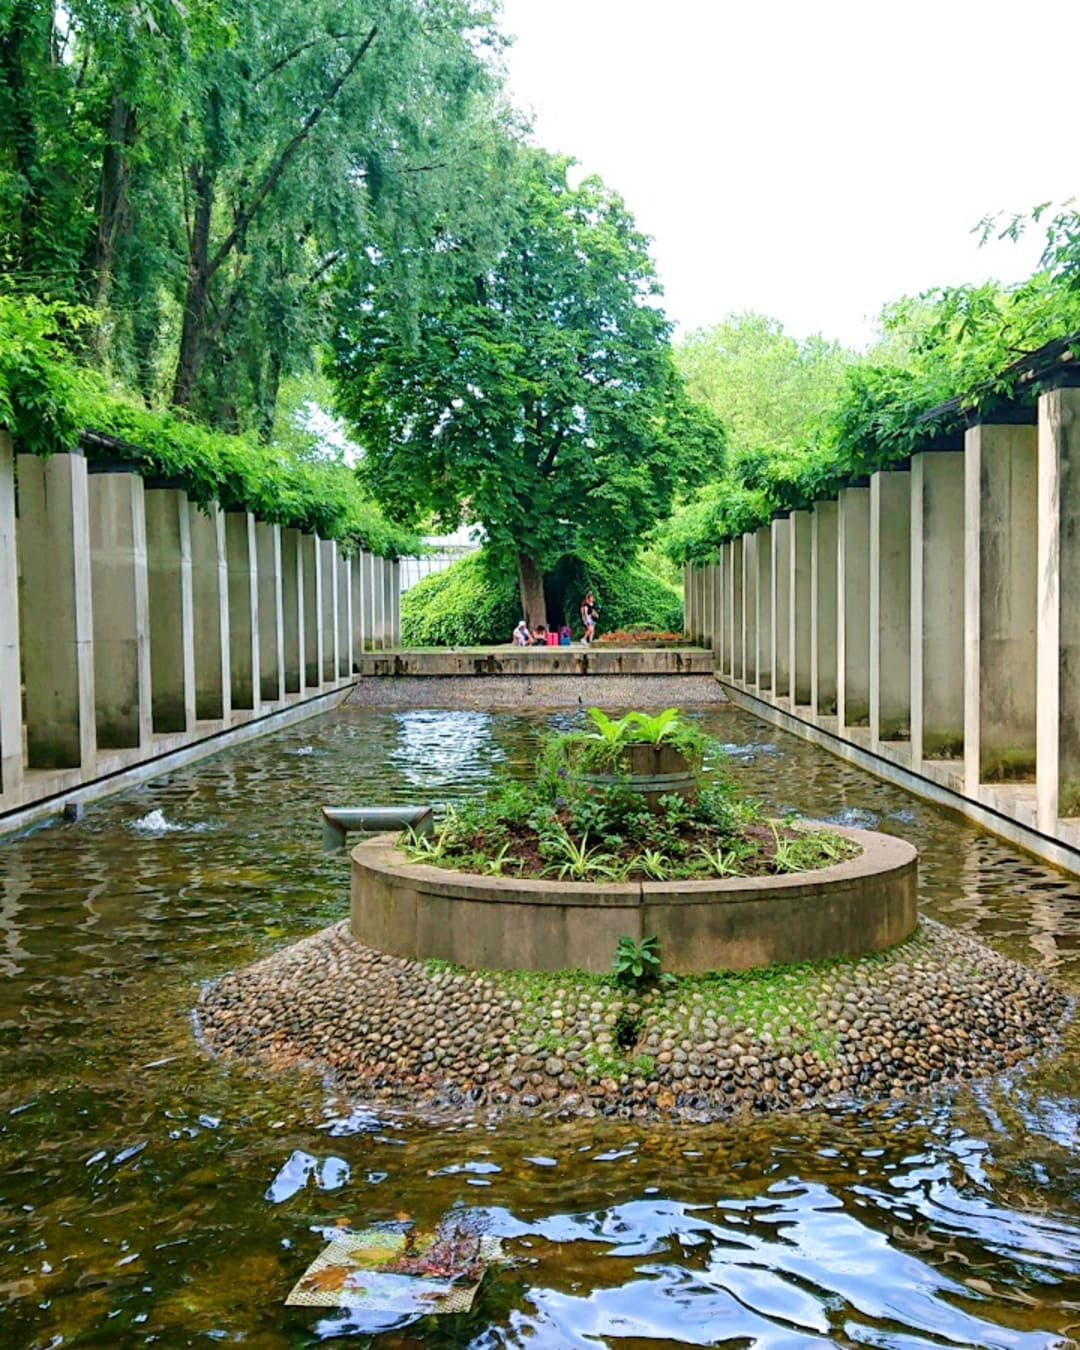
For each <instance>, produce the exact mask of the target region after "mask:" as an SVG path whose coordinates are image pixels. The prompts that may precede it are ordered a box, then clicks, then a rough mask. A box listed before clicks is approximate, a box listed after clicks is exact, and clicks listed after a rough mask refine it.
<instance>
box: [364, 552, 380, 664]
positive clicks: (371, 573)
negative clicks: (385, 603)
mask: <svg viewBox="0 0 1080 1350" xmlns="http://www.w3.org/2000/svg"><path fill="white" fill-rule="evenodd" d="M367 584H368V588H367V593H366V598H367V604H366V606H365V608H366V612H367V616H368V624H369V627H370V634H371V636H370V643H369V645H370V647H371V650H372V651H381V649H382V647H383V640H382V559H381V558H380V557H379V555H378V554H377V553H372V554H369V555H368V569H367Z"/></svg>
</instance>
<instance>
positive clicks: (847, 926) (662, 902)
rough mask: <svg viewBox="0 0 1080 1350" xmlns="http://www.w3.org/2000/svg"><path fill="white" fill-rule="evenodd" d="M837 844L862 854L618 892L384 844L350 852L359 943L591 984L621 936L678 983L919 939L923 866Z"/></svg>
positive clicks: (885, 847)
mask: <svg viewBox="0 0 1080 1350" xmlns="http://www.w3.org/2000/svg"><path fill="white" fill-rule="evenodd" d="M837 833H838V834H842V835H844V836H845V837H846V838H848V839H852V840H854V841H855V842H856V843H858V844H859V845H860V846H861V847H862V849H863V852H862V853H861V854H860V856H859V857H857V858H852V859H850V860H848V861H846V862H842V863H836V864H834V865H833V866H832V867H824V868H821V869H819V870H818V871H815V872H804V873H800V874H797V875H794V876H775V877H730V878H724V879H719V880H707V881H663V882H651V881H645V882H637V881H634V882H624V883H620V884H617V885H593V884H590V883H583V882H564V881H531V880H528V881H526V880H517V879H511V878H506V877H485V876H478V875H475V874H472V873H468V872H454V871H450V870H449V869H447V868H441V867H432V866H428V865H425V864H417V863H410V862H407V861H406V859H405V856H404V854H402V853H401V852H400V851H399V850H398V849H397V848H396V847H395V842H394V837H393V836H390V835H381V836H378V837H376V838H374V839H370V840H366V841H364V842H363V843H361V844H358V845H357V847H356V848H355V849H354V850H353V853H352V907H351V928H352V933H353V936H354V937H355V938H356V939H357V940H358V941H360V942H362V943H364V944H365V945H366V946H370V947H375V948H377V949H378V950H380V951H385V952H389V953H392V954H393V955H395V956H402V957H406V958H410V959H414V960H442V961H452V962H454V963H455V964H457V965H461V966H466V967H469V968H472V969H488V970H511V969H519V970H569V969H580V970H586V971H591V972H593V973H596V974H602V973H604V972H606V971H608V970H610V968H611V962H612V957H613V955H614V952H615V946H616V943H617V942H618V939H619V938H620V937H624V936H625V937H632V938H634V939H636V940H640V939H641V938H643V937H647V936H652V937H656V938H657V939H658V941H659V944H660V953H661V959H662V962H663V967H664V969H665V970H669V971H672V972H673V973H676V974H700V973H702V972H704V971H708V970H748V969H750V968H752V967H755V966H767V965H772V964H789V963H794V962H799V961H814V960H821V959H823V958H826V957H831V956H860V955H864V954H866V953H868V952H874V951H881V950H883V949H884V948H886V947H890V946H892V945H893V943H896V942H899V941H901V940H902V939H903V938H905V937H908V936H909V935H910V934H911V933H912V932H913V931H914V928H915V924H916V922H917V918H918V912H917V899H916V892H917V881H918V854H917V853H916V850H915V849H914V848H913V847H912V845H911V844H909V843H907V842H906V841H904V840H902V839H896V838H894V837H893V836H891V835H884V834H877V833H875V832H872V831H869V830H846V829H845V830H837Z"/></svg>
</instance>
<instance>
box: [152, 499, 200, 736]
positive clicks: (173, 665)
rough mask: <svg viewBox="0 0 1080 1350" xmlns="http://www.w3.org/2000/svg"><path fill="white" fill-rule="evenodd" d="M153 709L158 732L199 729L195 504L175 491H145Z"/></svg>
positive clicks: (156, 731) (155, 726) (155, 729)
mask: <svg viewBox="0 0 1080 1350" xmlns="http://www.w3.org/2000/svg"><path fill="white" fill-rule="evenodd" d="M145 503H146V559H147V572H148V583H149V586H148V589H149V596H150V706H151V715H152V718H153V727H154V731H155V733H157V734H161V735H163V734H165V733H168V732H193V731H194V730H195V610H194V596H193V591H192V576H191V505H190V503H189V502H188V499H187V494H186V493H184V492H181V491H179V490H178V489H177V488H164V487H162V488H155V487H153V486H151V487H149V488H147V490H146V497H145Z"/></svg>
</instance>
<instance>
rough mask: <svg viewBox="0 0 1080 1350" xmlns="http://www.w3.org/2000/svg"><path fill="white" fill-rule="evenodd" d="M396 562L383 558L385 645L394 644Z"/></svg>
mask: <svg viewBox="0 0 1080 1350" xmlns="http://www.w3.org/2000/svg"><path fill="white" fill-rule="evenodd" d="M393 570H394V564H393V563H392V562H391V561H390V559H389V558H384V559H383V567H382V584H383V646H384V647H392V646H393V645H394V578H393Z"/></svg>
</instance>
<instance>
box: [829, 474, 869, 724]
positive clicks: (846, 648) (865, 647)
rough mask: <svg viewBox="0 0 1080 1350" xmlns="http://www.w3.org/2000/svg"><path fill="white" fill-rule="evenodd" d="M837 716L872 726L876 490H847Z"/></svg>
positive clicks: (841, 515) (840, 548) (839, 575)
mask: <svg viewBox="0 0 1080 1350" xmlns="http://www.w3.org/2000/svg"><path fill="white" fill-rule="evenodd" d="M836 588H837V596H836V715H837V718H838V721H839V725H840V727H841V729H843V728H844V727H865V726H867V725H868V724H869V722H870V489H869V487H868V486H867V487H849V488H844V489H843V490H842V491H841V493H840V503H839V507H838V509H837V523H836Z"/></svg>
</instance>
